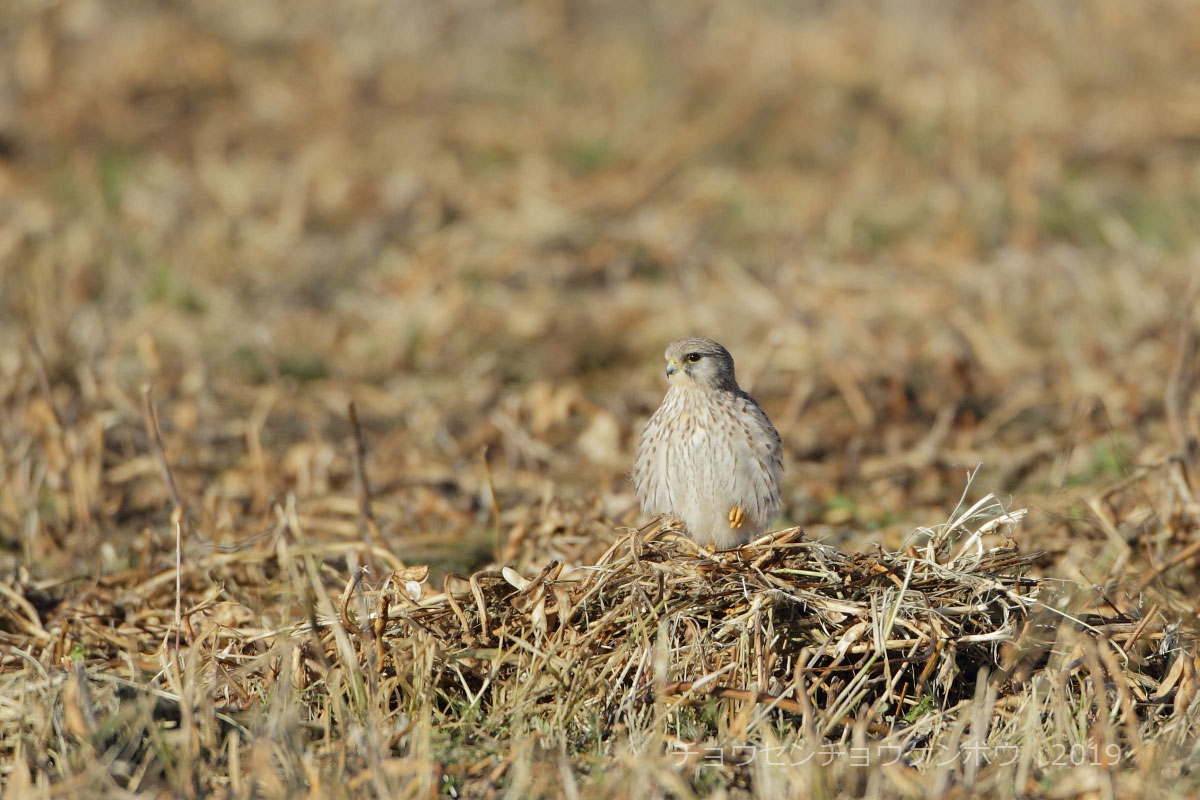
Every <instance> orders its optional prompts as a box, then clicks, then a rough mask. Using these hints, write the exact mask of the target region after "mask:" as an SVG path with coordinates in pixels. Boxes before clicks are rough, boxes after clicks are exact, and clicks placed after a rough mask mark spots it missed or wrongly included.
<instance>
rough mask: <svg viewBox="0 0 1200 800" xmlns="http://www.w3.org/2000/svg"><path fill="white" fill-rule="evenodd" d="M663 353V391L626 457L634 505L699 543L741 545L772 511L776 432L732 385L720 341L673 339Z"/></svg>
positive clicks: (729, 359)
mask: <svg viewBox="0 0 1200 800" xmlns="http://www.w3.org/2000/svg"><path fill="white" fill-rule="evenodd" d="M665 355H666V359H667V383H668V388H667V394H666V397H664V398H663V401H662V405H660V406H659V407H658V410H657V411H655V412H654V416H652V417H650V421H649V422H647V423H646V428H645V430H644V431H642V439H641V441H640V442H639V443H638V449H637V456H636V457H635V458H634V463H633V485H634V492H635V493H636V494H637V498H638V501H639V502H640V503H641V504H642V511H644V512H645V513H646V514H670V515H672V516H674V517H676V518H678V519H679V520H681V521H682V522H683V524H684V525H685V526H687V530H688V533H690V534H691V536H692V539H694V540H695V542H696V544H698V545H700V546H702V547H703V546H706V545H712V546H713V547H715V548H717V549H722V550H724V549H727V548H730V547H736V546H738V545H741V544H745V543H746V542H748V541H750V540H751V539H753V538H754V537H756V536H758V535H759V534H761V533H762V532H763V530H764V529H765V528H766V527H767V525H769V524H770V523H771V520H772V519H773V518H774V516H775V512H776V511H778V510H779V473H780V472H781V471H782V469H783V455H782V447H781V443H780V441H779V434H778V433H777V432H776V431H775V426H774V425H772V424H771V420H769V419H767V415H766V414H764V413H763V410H762V409H761V408H759V407H758V403H756V402H754V398H753V397H751V396H750V395H748V394H746V393H745V392H743V391H742V390H741V388H740V387H738V385H737V381H736V380H735V379H734V376H733V356H731V355H729V351H728V350H726V349H725V348H724V347H722V346H721V345H719V344H717V343H716V342H714V341H713V340H712V339H698V338H696V339H679V340H678V341H674V342H671V344H670V345H669V346H668V347H667V351H666V353H665Z"/></svg>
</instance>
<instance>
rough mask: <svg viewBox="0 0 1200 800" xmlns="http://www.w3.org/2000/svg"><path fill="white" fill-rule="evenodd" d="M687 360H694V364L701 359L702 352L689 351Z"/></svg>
mask: <svg viewBox="0 0 1200 800" xmlns="http://www.w3.org/2000/svg"><path fill="white" fill-rule="evenodd" d="M687 360H688V361H690V362H692V363H693V364H695V363H696V362H697V361H699V360H700V354H699V353H688V354H687Z"/></svg>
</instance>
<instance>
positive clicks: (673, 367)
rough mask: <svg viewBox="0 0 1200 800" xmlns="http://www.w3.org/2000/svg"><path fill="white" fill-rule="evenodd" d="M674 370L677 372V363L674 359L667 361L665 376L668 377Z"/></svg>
mask: <svg viewBox="0 0 1200 800" xmlns="http://www.w3.org/2000/svg"><path fill="white" fill-rule="evenodd" d="M676 372H679V363H678V362H676V361H669V362H667V377H668V378H670V377H671V376H672V375H674V374H675V373H676Z"/></svg>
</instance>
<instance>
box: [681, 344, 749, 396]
mask: <svg viewBox="0 0 1200 800" xmlns="http://www.w3.org/2000/svg"><path fill="white" fill-rule="evenodd" d="M664 356H665V357H666V359H667V382H668V383H670V384H671V385H672V386H692V387H695V388H703V389H736V388H737V381H736V380H735V379H734V377H733V356H731V355H729V351H728V350H726V349H725V348H724V347H722V346H721V345H719V344H717V343H716V342H714V341H713V340H712V339H702V338H695V337H694V338H688V339H677V340H676V341H674V342H671V344H669V345H668V346H667V351H666V353H664Z"/></svg>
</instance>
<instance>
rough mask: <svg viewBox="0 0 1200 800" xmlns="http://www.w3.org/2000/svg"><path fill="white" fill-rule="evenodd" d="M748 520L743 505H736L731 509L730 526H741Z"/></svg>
mask: <svg viewBox="0 0 1200 800" xmlns="http://www.w3.org/2000/svg"><path fill="white" fill-rule="evenodd" d="M745 521H746V512H744V511H742V507H741V506H734V507H733V508H731V509H729V527H731V528H740V527H742V523H743V522H745Z"/></svg>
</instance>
